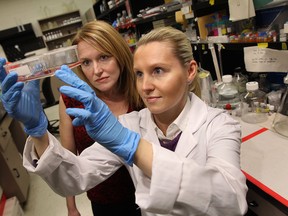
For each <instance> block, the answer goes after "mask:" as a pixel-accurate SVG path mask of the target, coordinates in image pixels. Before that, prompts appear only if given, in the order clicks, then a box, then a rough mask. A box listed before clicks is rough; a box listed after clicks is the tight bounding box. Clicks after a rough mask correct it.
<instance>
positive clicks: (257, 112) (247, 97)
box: [241, 81, 269, 124]
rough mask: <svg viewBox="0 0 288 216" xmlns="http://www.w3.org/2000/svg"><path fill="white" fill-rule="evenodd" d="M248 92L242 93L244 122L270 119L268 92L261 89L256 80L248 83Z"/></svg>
mask: <svg viewBox="0 0 288 216" xmlns="http://www.w3.org/2000/svg"><path fill="white" fill-rule="evenodd" d="M246 90H247V92H246V93H243V94H242V95H241V119H242V121H244V122H247V123H251V124H256V123H261V122H264V121H266V120H267V119H268V114H267V113H268V112H269V109H267V97H266V93H265V92H263V91H261V90H259V84H258V82H256V81H252V82H247V83H246Z"/></svg>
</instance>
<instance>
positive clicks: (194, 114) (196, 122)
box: [140, 93, 208, 157]
mask: <svg viewBox="0 0 288 216" xmlns="http://www.w3.org/2000/svg"><path fill="white" fill-rule="evenodd" d="M189 98H190V103H191V108H190V111H189V114H188V122H187V127H186V129H185V130H184V131H182V135H181V137H180V140H179V142H178V145H177V147H176V149H175V152H176V153H178V154H179V155H181V156H184V157H186V156H187V155H188V154H189V153H190V152H191V151H192V150H193V148H194V147H195V146H196V145H197V141H196V139H195V138H194V136H193V134H194V133H195V132H196V131H197V130H198V129H199V128H200V127H201V125H203V124H204V123H205V121H206V120H207V115H208V111H207V105H206V104H205V103H204V102H203V101H202V100H201V99H200V98H198V97H197V96H196V95H195V94H193V93H190V94H189ZM141 115H142V118H140V119H141V120H140V128H141V131H142V136H143V138H145V139H147V140H148V141H150V142H151V141H153V143H154V144H157V145H160V143H159V141H158V137H157V134H156V131H155V129H154V127H153V125H154V124H152V121H153V117H152V116H151V113H150V112H149V110H148V109H147V108H146V109H144V110H142V111H141ZM143 117H144V118H143ZM151 131H155V133H149V132H151ZM155 140H157V143H156V141H155ZM188 140H189V142H187V141H188Z"/></svg>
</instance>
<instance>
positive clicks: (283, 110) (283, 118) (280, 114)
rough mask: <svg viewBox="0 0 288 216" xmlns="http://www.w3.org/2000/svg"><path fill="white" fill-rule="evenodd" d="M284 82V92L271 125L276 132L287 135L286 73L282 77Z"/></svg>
mask: <svg viewBox="0 0 288 216" xmlns="http://www.w3.org/2000/svg"><path fill="white" fill-rule="evenodd" d="M284 84H285V90H284V94H283V96H282V98H281V103H280V106H279V108H278V110H277V113H276V115H275V118H274V121H273V124H272V126H273V128H274V130H275V131H276V132H277V133H279V134H281V135H283V136H285V137H288V74H287V76H286V77H284Z"/></svg>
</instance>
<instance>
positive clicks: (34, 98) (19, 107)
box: [1, 72, 48, 137]
mask: <svg viewBox="0 0 288 216" xmlns="http://www.w3.org/2000/svg"><path fill="white" fill-rule="evenodd" d="M17 79H18V75H17V74H16V73H15V72H11V73H9V74H8V75H7V76H6V78H4V80H3V82H2V85H1V87H2V97H1V100H2V103H3V106H4V108H5V109H6V111H7V113H8V114H9V115H10V116H12V117H13V118H15V119H16V120H18V121H20V122H22V123H23V125H24V130H25V132H26V133H27V134H29V135H31V136H33V137H41V136H43V135H44V134H45V133H46V130H47V126H48V121H47V118H46V116H45V114H44V112H43V108H42V105H41V102H40V89H39V80H33V81H30V82H28V83H27V84H24V83H23V82H17Z"/></svg>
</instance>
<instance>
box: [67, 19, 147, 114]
mask: <svg viewBox="0 0 288 216" xmlns="http://www.w3.org/2000/svg"><path fill="white" fill-rule="evenodd" d="M80 41H85V42H86V43H88V44H89V45H91V46H92V47H94V48H95V49H96V50H98V51H99V52H102V53H104V54H107V55H112V56H113V57H115V58H116V60H117V62H118V65H119V67H120V71H121V72H120V76H119V79H118V81H117V88H118V91H120V92H121V93H122V94H123V95H124V96H125V98H127V100H128V103H129V106H130V107H131V108H132V109H136V110H138V109H141V108H143V106H144V105H143V102H142V99H141V98H140V96H139V94H138V92H137V90H136V82H135V74H134V72H133V55H132V53H131V50H130V48H129V46H128V44H127V42H126V41H125V40H124V39H123V37H122V36H121V35H120V34H119V33H118V32H117V31H116V30H115V29H114V28H113V27H112V26H111V25H110V24H108V23H106V22H104V21H98V20H97V21H91V22H88V23H86V24H85V25H84V26H83V27H82V28H81V29H80V30H78V32H77V34H76V36H75V37H74V39H73V42H72V44H73V45H77V44H78V43H79V42H80ZM78 75H79V76H80V78H81V79H83V80H84V81H86V82H87V83H89V84H90V82H89V80H88V79H87V78H86V76H85V75H84V73H83V71H82V70H81V68H80V67H78ZM90 86H91V85H90ZM91 87H92V88H93V89H94V90H95V92H96V93H97V92H98V91H99V90H98V89H96V88H94V87H93V86H91Z"/></svg>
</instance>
